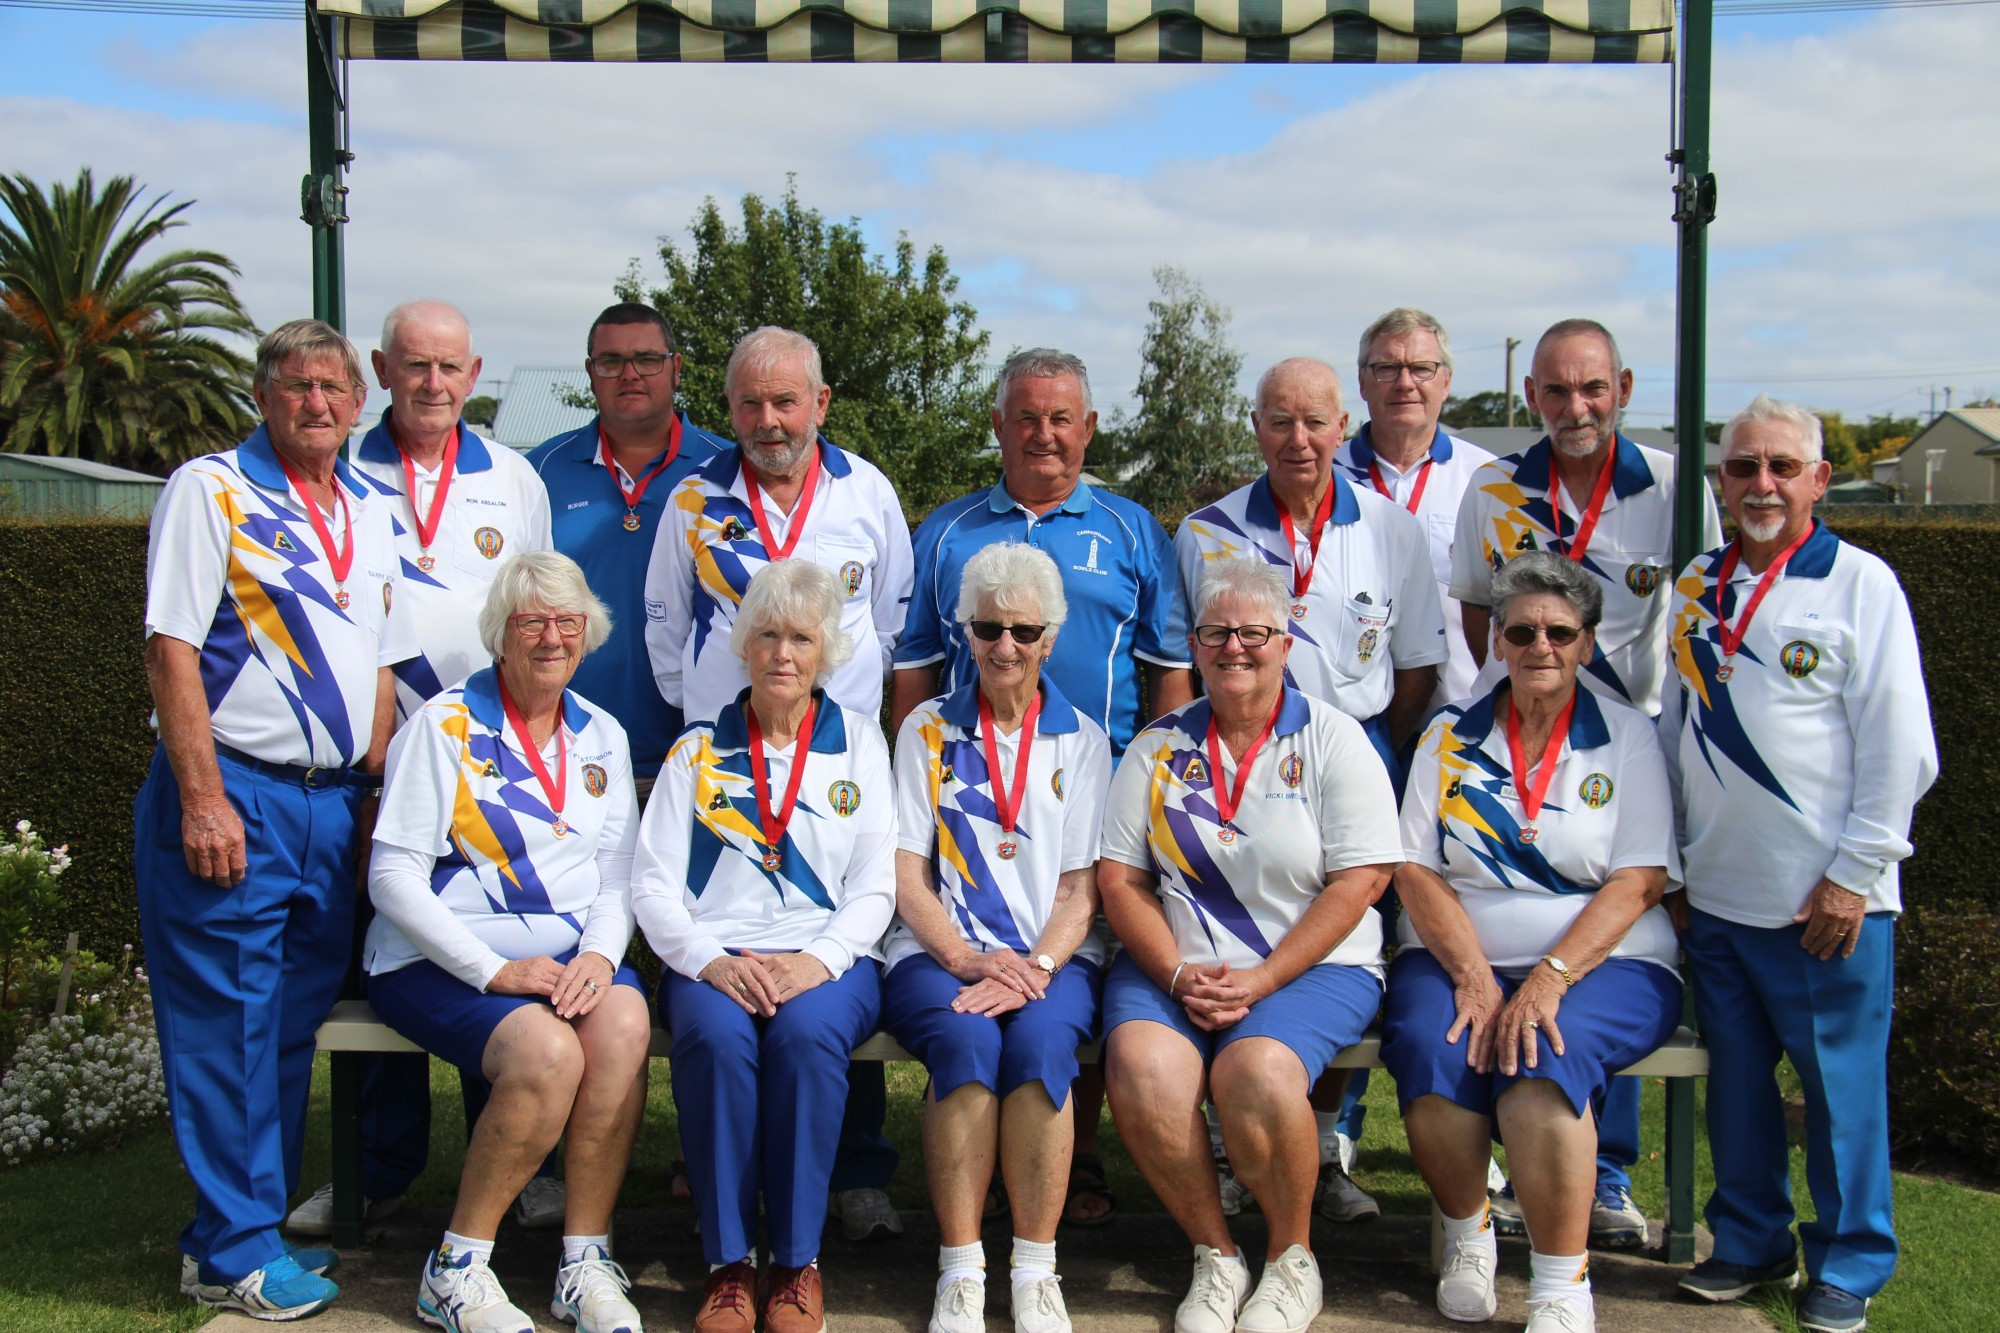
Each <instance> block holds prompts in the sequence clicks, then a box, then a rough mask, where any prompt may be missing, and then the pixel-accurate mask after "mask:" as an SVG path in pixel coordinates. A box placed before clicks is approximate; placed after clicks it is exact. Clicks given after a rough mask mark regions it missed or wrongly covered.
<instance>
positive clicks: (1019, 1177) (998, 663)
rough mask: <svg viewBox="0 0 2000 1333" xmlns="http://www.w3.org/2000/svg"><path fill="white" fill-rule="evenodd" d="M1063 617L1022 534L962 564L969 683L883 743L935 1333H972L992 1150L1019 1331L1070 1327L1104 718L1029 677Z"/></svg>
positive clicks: (1107, 761)
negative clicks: (891, 787)
mask: <svg viewBox="0 0 2000 1333" xmlns="http://www.w3.org/2000/svg"><path fill="white" fill-rule="evenodd" d="M1068 613H1069V604H1068V602H1067V600H1066V599H1065V598H1064V596H1063V586H1062V574H1061V573H1060V572H1059V571H1058V570H1057V569H1056V564H1055V561H1053V560H1051V559H1050V558H1049V557H1048V556H1047V555H1045V554H1043V553H1042V552H1041V551H1038V550H1036V549H1035V548H1034V547H1032V546H1028V545H1026V544H1024V543H1021V542H1007V543H1002V544H998V545H993V546H988V547H986V548H985V549H984V550H981V551H979V552H978V553H977V554H975V555H974V556H973V557H972V558H971V559H970V560H968V561H966V562H965V569H964V571H963V573H962V574H961V575H960V578H959V585H958V621H959V624H961V625H963V626H964V627H965V629H966V642H967V643H968V644H970V645H971V647H972V656H973V660H974V661H975V662H977V664H978V667H979V678H978V679H977V680H975V681H973V682H971V683H969V684H967V685H965V686H964V687H962V688H961V689H959V690H957V691H955V692H954V693H951V694H947V695H944V696H943V697H941V698H937V699H932V700H931V701H930V702H928V703H925V704H921V705H919V706H918V707H917V708H916V709H915V710H914V711H912V712H911V713H910V715H909V717H908V718H906V719H905V720H904V722H903V727H902V731H901V733H900V734H899V735H898V736H897V738H896V813H897V821H896V822H897V826H898V841H897V851H896V904H897V909H898V911H899V913H900V919H899V920H898V922H897V924H896V928H895V930H894V931H893V932H892V933H891V934H890V936H889V940H888V943H887V946H886V953H887V956H888V977H887V979H886V980H885V981H884V982H883V997H882V1023H883V1026H884V1027H886V1028H887V1029H888V1030H889V1032H890V1034H891V1035H892V1036H894V1037H895V1038H896V1040H897V1041H899V1042H901V1043H902V1044H903V1046H904V1047H905V1048H906V1049H907V1050H909V1051H910V1052H911V1053H912V1054H913V1055H915V1056H916V1057H917V1058H918V1059H919V1060H921V1061H923V1063H924V1067H925V1068H926V1069H927V1070H928V1071H929V1072H930V1076H931V1084H930V1091H929V1093H928V1095H927V1096H926V1098H925V1102H924V1169H925V1174H926V1176H927V1177H928V1178H929V1181H930V1190H931V1200H932V1202H933V1205H934V1206H935V1207H936V1209H937V1215H938V1230H939V1232H940V1233H941V1234H940V1240H941V1241H942V1242H943V1243H942V1245H941V1246H940V1248H939V1251H938V1268H939V1270H940V1274H939V1277H938V1289H937V1303H936V1311H935V1313H934V1315H933V1316H932V1319H931V1325H930V1327H931V1333H984V1330H985V1328H986V1313H985V1299H986V1253H985V1250H984V1249H983V1247H982V1246H981V1244H980V1239H979V1224H980V1215H981V1211H982V1207H983V1205H984V1202H985V1200H986V1194H987V1189H988V1186H989V1185H990V1183H991V1181H992V1178H993V1166H994V1159H995V1157H996V1156H997V1157H998V1159H999V1164H1000V1170H1001V1175H1002V1178H1003V1179H1004V1180H1005V1181H1006V1185H1007V1199H1008V1203H1009V1205H1010V1207H1011V1209H1012V1213H1013V1221H1014V1249H1013V1263H1012V1265H1011V1268H1010V1273H1009V1277H1010V1284H1009V1285H1010V1287H1011V1289H1012V1303H1013V1311H1014V1327H1015V1329H1016V1330H1017V1333H1067V1330H1068V1328H1069V1326H1070V1325H1069V1314H1068V1311H1067V1310H1066V1309H1065V1308H1064V1306H1063V1299H1062V1292H1061V1288H1060V1287H1059V1286H1058V1285H1057V1281H1056V1276H1055V1258H1056V1245H1055V1240H1056V1226H1057V1224H1058V1223H1059V1222H1060V1221H1061V1220H1062V1211H1063V1201H1064V1199H1065V1197H1066V1195H1067V1191H1068V1182H1069V1171H1070V1154H1071V1150H1072V1148H1073V1147H1074V1146H1075V1125H1074V1122H1073V1120H1072V1117H1071V1115H1070V1085H1071V1084H1072V1083H1074V1082H1075V1081H1076V1076H1077V1060H1076V1048H1077V1046H1078V1044H1079V1043H1082V1042H1085V1041H1089V1040H1090V1039H1091V1037H1092V1036H1093V1035H1095V1033H1096V1031H1097V1002H1098V992H1099V985H1100V982H1099V968H1100V967H1101V966H1102V965H1103V961H1104V942H1103V941H1102V940H1101V939H1096V938H1093V937H1092V932H1091V928H1090V927H1091V921H1092V919H1093V918H1094V917H1095V916H1096V914H1097V886H1096V874H1095V866H1096V864H1097V838H1098V830H1099V826H1100V825H1101V823H1102V821H1103V814H1104V791H1105V788H1106V787H1108V786H1109V785H1110V781H1111V742H1110V741H1109V740H1108V739H1107V738H1106V737H1105V734H1104V730H1103V728H1101V727H1099V726H1098V725H1097V724H1096V723H1095V722H1093V721H1091V720H1090V719H1089V718H1087V717H1085V716H1083V714H1081V713H1079V712H1078V711H1077V710H1076V709H1075V708H1073V707H1071V706H1070V703H1069V700H1067V699H1065V698H1063V695H1062V691H1060V690H1058V689H1057V688H1056V686H1055V682H1054V681H1052V680H1050V679H1048V678H1047V677H1045V676H1044V675H1043V674H1042V665H1043V663H1045V662H1047V661H1048V657H1049V652H1050V650H1051V649H1052V648H1053V647H1054V646H1055V640H1056V633H1057V631H1058V630H1060V629H1061V628H1062V623H1063V620H1064V618H1065V617H1066V616H1067V615H1068Z"/></svg>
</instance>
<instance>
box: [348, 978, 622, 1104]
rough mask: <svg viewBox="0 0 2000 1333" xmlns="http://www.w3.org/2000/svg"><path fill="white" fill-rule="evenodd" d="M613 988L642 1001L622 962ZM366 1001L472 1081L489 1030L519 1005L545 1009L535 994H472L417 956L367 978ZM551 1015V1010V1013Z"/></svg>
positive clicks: (398, 1030) (388, 1021)
mask: <svg viewBox="0 0 2000 1333" xmlns="http://www.w3.org/2000/svg"><path fill="white" fill-rule="evenodd" d="M574 957H576V950H574V949H572V950H570V951H569V952H568V953H565V954H561V955H558V956H557V958H556V961H557V962H558V963H568V962H569V960H570V959H572V958H574ZM611 984H612V985H614V986H630V987H631V988H632V989H633V990H635V991H638V992H639V998H640V1000H641V1001H642V1002H643V1001H644V1000H645V998H646V983H645V981H644V980H643V979H641V978H640V976H639V974H638V973H637V972H635V971H633V970H632V968H631V967H630V966H629V965H627V964H624V963H620V964H619V965H618V972H617V974H616V975H615V976H613V977H612V978H611ZM368 1003H370V1004H371V1005H373V1006H374V1007H375V1016H376V1017H377V1018H379V1019H381V1020H382V1021H383V1022H384V1023H386V1024H388V1025H389V1027H390V1028H391V1029H392V1030H393V1031H395V1032H396V1033H397V1034H398V1035H400V1036H404V1037H407V1038H409V1039H410V1040H411V1041H413V1042H415V1043H416V1044H417V1045H419V1046H421V1047H423V1048H424V1049H425V1050H427V1051H429V1052H430V1053H431V1054H432V1055H435V1056H437V1057H438V1058H439V1059H441V1060H445V1061H447V1062H449V1063H451V1064H454V1065H457V1066H458V1067H459V1069H460V1070H461V1071H463V1072H465V1073H467V1074H471V1075H473V1076H474V1077H477V1078H484V1077H485V1074H484V1073H482V1072H481V1070H482V1067H483V1065H484V1063H485V1059H486V1043H487V1042H488V1041H491V1040H492V1038H493V1029H495V1028H497V1027H499V1026H500V1024H501V1023H502V1022H504V1021H505V1020H506V1018H507V1015H509V1014H511V1013H513V1012H514V1011H515V1010H516V1009H519V1008H521V1007H522V1006H523V1005H530V1004H539V1005H541V1006H542V1007H543V1008H548V1007H549V1002H548V1000H547V999H545V998H543V997H542V996H539V995H493V994H490V993H488V992H485V991H476V990H474V989H473V988H472V987H470V986H468V985H466V984H465V983H464V982H463V981H460V980H459V979H458V978H457V977H455V976H453V975H452V974H451V973H449V972H447V971H445V970H444V969H443V968H441V967H439V966H438V965H437V964H436V963H433V962H431V961H430V960H429V959H428V958H419V959H418V960H417V961H416V962H414V963H411V964H409V965H408V966H407V967H399V968H397V969H396V970H395V971H394V972H380V973H377V974H376V975H374V976H372V977H369V978H368ZM551 1012H553V1011H551Z"/></svg>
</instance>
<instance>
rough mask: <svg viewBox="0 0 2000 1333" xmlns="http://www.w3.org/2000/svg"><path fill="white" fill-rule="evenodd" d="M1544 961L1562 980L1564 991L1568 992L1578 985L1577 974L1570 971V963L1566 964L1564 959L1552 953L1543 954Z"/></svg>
mask: <svg viewBox="0 0 2000 1333" xmlns="http://www.w3.org/2000/svg"><path fill="white" fill-rule="evenodd" d="M1542 961H1543V962H1545V963H1547V964H1548V965H1549V966H1550V968H1552V969H1554V971H1555V974H1556V975H1557V976H1559V977H1561V978H1562V984H1563V989H1564V990H1568V989H1569V988H1570V987H1571V986H1574V985H1575V984H1576V974H1575V973H1573V972H1571V971H1570V970H1569V964H1568V963H1565V962H1564V961H1563V960H1562V959H1560V958H1558V957H1556V956H1555V955H1554V954H1552V953H1545V954H1543V955H1542Z"/></svg>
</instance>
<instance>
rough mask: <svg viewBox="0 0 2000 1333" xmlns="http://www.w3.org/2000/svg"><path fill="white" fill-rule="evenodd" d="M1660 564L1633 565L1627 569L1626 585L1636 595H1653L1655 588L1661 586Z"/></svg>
mask: <svg viewBox="0 0 2000 1333" xmlns="http://www.w3.org/2000/svg"><path fill="white" fill-rule="evenodd" d="M1660 572H1661V571H1660V567H1659V566H1658V565H1632V566H1629V567H1628V568H1627V569H1626V570H1625V586H1626V587H1628V588H1630V589H1631V590H1632V595H1633V596H1634V597H1651V596H1652V595H1653V590H1654V589H1656V588H1658V587H1659V586H1660Z"/></svg>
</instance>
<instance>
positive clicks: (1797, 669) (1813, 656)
mask: <svg viewBox="0 0 2000 1333" xmlns="http://www.w3.org/2000/svg"><path fill="white" fill-rule="evenodd" d="M1778 665H1779V666H1781V667H1783V668H1784V669H1785V674H1786V675H1788V676H1790V677H1791V678H1792V679H1794V680H1804V679H1805V678H1806V677H1807V676H1810V675H1811V674H1812V673H1813V672H1815V671H1817V670H1818V669H1819V649H1817V648H1815V647H1813V646H1812V645H1811V644H1809V643H1807V642H1806V641H1805V640H1804V639H1793V640H1792V641H1791V642H1790V643H1788V644H1786V645H1785V646H1784V647H1783V648H1781V649H1779V650H1778Z"/></svg>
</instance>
